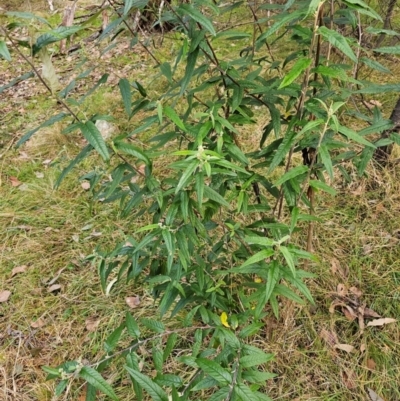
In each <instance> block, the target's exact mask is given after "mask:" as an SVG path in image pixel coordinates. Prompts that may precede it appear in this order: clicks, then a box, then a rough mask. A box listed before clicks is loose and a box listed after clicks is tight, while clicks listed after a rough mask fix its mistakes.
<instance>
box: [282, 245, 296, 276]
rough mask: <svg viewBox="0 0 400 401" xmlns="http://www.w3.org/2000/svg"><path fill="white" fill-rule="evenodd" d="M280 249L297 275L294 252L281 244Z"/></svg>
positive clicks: (293, 272)
mask: <svg viewBox="0 0 400 401" xmlns="http://www.w3.org/2000/svg"><path fill="white" fill-rule="evenodd" d="M279 251H280V252H281V254H282V255H283V257H284V258H285V260H286V263H287V265H288V266H289V269H290V270H291V272H292V274H293V277H296V267H295V265H294V259H293V256H292V254H291V253H290V250H289V248H287V247H286V246H280V247H279Z"/></svg>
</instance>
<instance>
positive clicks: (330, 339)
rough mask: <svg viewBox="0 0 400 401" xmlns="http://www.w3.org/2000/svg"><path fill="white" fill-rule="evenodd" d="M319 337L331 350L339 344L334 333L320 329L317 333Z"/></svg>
mask: <svg viewBox="0 0 400 401" xmlns="http://www.w3.org/2000/svg"><path fill="white" fill-rule="evenodd" d="M319 336H320V337H321V338H322V339H323V340H324V341H325V342H326V343H327V344H328V345H329V346H330V347H332V348H334V347H335V345H336V344H337V343H338V342H339V340H338V338H337V335H336V333H335V332H334V331H328V330H326V329H322V330H321V331H320V333H319Z"/></svg>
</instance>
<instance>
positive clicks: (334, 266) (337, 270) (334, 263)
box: [331, 258, 349, 279]
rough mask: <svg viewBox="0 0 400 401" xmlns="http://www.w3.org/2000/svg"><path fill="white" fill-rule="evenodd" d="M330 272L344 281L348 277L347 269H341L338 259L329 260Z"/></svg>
mask: <svg viewBox="0 0 400 401" xmlns="http://www.w3.org/2000/svg"><path fill="white" fill-rule="evenodd" d="M331 272H332V273H333V274H337V275H338V276H339V277H341V278H342V279H346V278H347V276H348V273H349V272H348V269H346V268H343V267H342V266H341V264H340V262H339V260H338V259H336V258H332V260H331Z"/></svg>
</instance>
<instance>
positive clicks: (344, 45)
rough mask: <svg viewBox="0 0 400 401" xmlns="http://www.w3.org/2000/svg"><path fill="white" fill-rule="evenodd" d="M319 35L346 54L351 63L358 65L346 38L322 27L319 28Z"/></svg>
mask: <svg viewBox="0 0 400 401" xmlns="http://www.w3.org/2000/svg"><path fill="white" fill-rule="evenodd" d="M318 33H320V34H321V35H322V36H323V37H324V38H325V39H326V40H327V41H328V42H329V43H330V44H331V45H332V46H334V47H336V48H337V49H338V50H340V51H341V52H342V53H343V54H345V55H346V56H347V57H348V58H349V59H350V60H351V61H354V62H355V63H357V57H356V55H355V54H354V52H353V50H352V49H351V47H350V45H349V43H348V42H347V40H346V38H345V37H344V36H342V35H341V34H340V33H339V32H337V31H334V30H332V29H329V28H327V27H326V26H320V27H319V28H318Z"/></svg>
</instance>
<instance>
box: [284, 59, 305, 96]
mask: <svg viewBox="0 0 400 401" xmlns="http://www.w3.org/2000/svg"><path fill="white" fill-rule="evenodd" d="M310 64H311V59H310V58H308V57H303V58H301V59H299V60H297V61H296V63H295V64H294V66H293V67H292V68H291V69H290V71H289V72H288V73H287V74H286V75H285V77H284V78H283V80H282V82H281V84H280V85H279V88H278V89H281V88H284V87H285V86H288V85H290V84H291V83H292V82H293V81H294V80H295V79H296V78H297V77H298V76H299V75H300V74H301V73H302V72H303V71H304V70H305V69H307V68H308V67H309V66H310Z"/></svg>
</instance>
